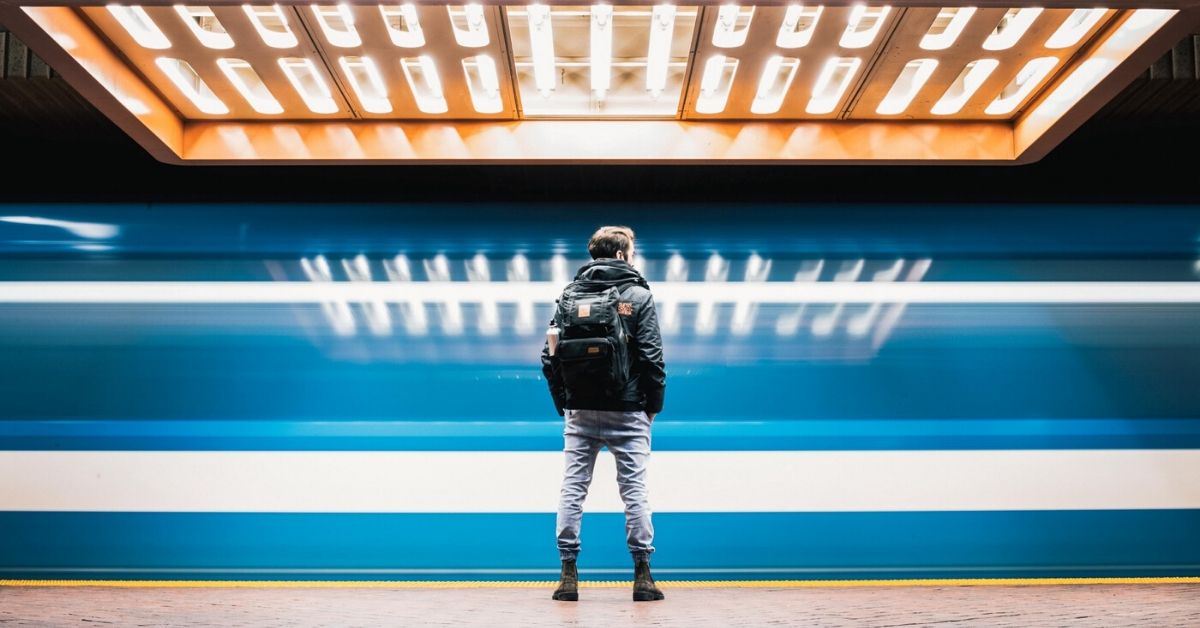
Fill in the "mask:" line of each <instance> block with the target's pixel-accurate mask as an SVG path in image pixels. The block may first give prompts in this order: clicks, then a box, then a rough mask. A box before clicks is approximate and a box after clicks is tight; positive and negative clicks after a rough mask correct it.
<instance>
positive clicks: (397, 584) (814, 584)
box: [0, 576, 1200, 589]
mask: <svg viewBox="0 0 1200 628" xmlns="http://www.w3.org/2000/svg"><path fill="white" fill-rule="evenodd" d="M658 583H659V584H661V585H664V586H667V587H675V588H684V589H716V588H747V589H798V588H821V587H832V588H845V587H965V586H1057V585H1080V584H1200V576H1180V577H1163V578H947V579H937V578H927V579H908V580H900V579H898V580H659V581H658ZM555 584H556V582H554V581H549V580H540V581H531V580H507V581H504V580H463V581H454V580H412V581H408V580H0V586H3V587H173V588H182V587H204V588H216V589H227V588H243V587H244V588H263V589H270V588H282V587H300V588H346V589H354V588H375V589H377V588H388V589H412V588H416V589H499V588H522V589H541V588H551V587H553V586H555ZM579 584H580V586H581V587H583V588H595V589H610V588H623V587H629V586H632V585H633V582H632V581H612V580H595V581H583V582H580V583H579Z"/></svg>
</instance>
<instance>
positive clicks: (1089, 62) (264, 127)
mask: <svg viewBox="0 0 1200 628" xmlns="http://www.w3.org/2000/svg"><path fill="white" fill-rule="evenodd" d="M25 2H28V3H29V4H23V3H25ZM55 2H59V3H60V4H58V5H55V4H54V3H55ZM1197 20H1200V0H1173V3H1172V7H1171V8H1164V9H1137V8H1128V7H1127V6H1125V5H1114V6H1086V7H1084V6H1075V7H1061V6H1053V7H1046V6H1040V5H1034V4H1032V3H1024V2H1014V3H1012V4H1010V5H1007V6H987V7H983V6H978V7H977V6H965V5H963V6H944V5H942V6H939V5H929V6H917V5H896V6H892V5H887V4H883V3H865V4H864V3H861V2H857V1H852V0H840V1H839V2H833V3H822V4H803V3H799V2H794V3H777V4H755V3H749V4H741V3H734V2H725V3H716V4H704V5H678V6H677V5H675V4H670V3H664V2H661V0H660V1H659V2H658V3H657V4H655V3H646V2H644V1H641V0H605V1H604V2H600V3H596V4H581V5H569V4H560V3H547V4H537V3H535V4H532V5H520V4H508V5H495V4H484V3H467V4H449V3H441V4H439V3H437V2H436V0H434V2H433V3H424V2H423V3H415V2H411V3H404V2H402V3H385V4H358V3H349V2H347V3H337V2H332V1H328V0H326V1H321V0H318V1H316V2H312V1H311V0H310V1H307V2H304V3H289V4H270V3H267V4H239V3H233V4H224V3H217V4H207V5H187V4H178V5H177V4H171V3H166V2H162V1H161V0H146V1H145V2H139V3H138V4H124V3H112V4H104V5H82V4H78V0H6V1H4V2H3V3H0V22H3V23H4V24H5V25H6V26H7V27H8V28H10V29H11V30H12V31H13V32H14V33H15V35H16V36H17V37H20V38H22V40H24V41H26V42H27V43H28V44H29V45H30V46H31V47H32V48H33V49H34V50H35V51H36V52H37V53H38V54H39V55H40V56H42V57H43V58H45V59H47V61H48V62H50V63H51V64H52V66H53V67H54V68H55V70H56V71H58V72H59V73H60V74H61V75H62V76H63V77H64V78H65V79H66V80H68V81H69V82H70V83H71V84H72V85H73V86H75V87H76V88H77V90H78V91H79V92H80V93H81V94H82V95H83V96H84V97H85V98H87V99H88V100H89V101H91V102H93V103H94V104H95V105H96V107H97V108H98V109H99V110H100V111H101V112H103V113H104V114H105V115H107V116H109V117H110V118H111V119H112V120H113V121H114V122H115V123H116V124H117V125H118V126H120V127H121V128H123V129H125V130H126V131H127V132H128V133H129V134H130V135H131V136H132V137H133V138H134V139H136V141H138V142H139V143H141V144H142V145H143V146H145V147H146V148H147V149H148V150H149V151H150V152H151V153H152V154H154V155H155V156H156V157H158V158H159V159H162V160H165V161H169V162H172V163H249V162H256V163H331V164H334V163H447V162H470V163H526V162H539V163H545V162H555V161H570V162H573V163H580V162H584V163H592V162H595V163H648V162H658V163H714V162H715V163H771V162H776V161H778V162H789V163H906V164H907V163H978V162H994V163H1012V162H1028V161H1033V160H1036V159H1038V158H1040V157H1041V156H1042V155H1044V154H1045V153H1046V152H1047V151H1049V150H1050V149H1051V148H1052V147H1053V146H1054V145H1056V144H1057V143H1058V142H1061V141H1062V139H1063V138H1065V137H1066V136H1067V135H1069V134H1070V133H1071V132H1072V131H1073V130H1074V129H1075V128H1077V127H1078V126H1079V125H1080V124H1081V123H1082V122H1083V121H1084V120H1086V119H1087V117H1088V116H1089V115H1090V114H1091V113H1092V112H1094V111H1096V110H1097V109H1099V108H1100V107H1101V106H1102V105H1103V104H1104V102H1105V101H1106V100H1107V99H1109V98H1111V97H1112V95H1113V94H1115V93H1116V92H1117V91H1118V90H1119V89H1120V88H1121V87H1122V86H1123V85H1124V84H1125V83H1127V82H1128V81H1130V80H1132V78H1133V77H1135V76H1136V75H1137V74H1139V73H1140V72H1141V71H1142V70H1144V68H1145V67H1146V66H1147V65H1148V64H1149V63H1150V62H1151V61H1152V60H1153V59H1154V58H1156V56H1157V55H1159V54H1161V53H1162V52H1163V51H1165V50H1167V49H1168V48H1169V47H1170V46H1171V45H1172V44H1174V43H1175V41H1177V40H1178V39H1179V38H1181V37H1182V36H1183V35H1185V34H1187V32H1189V29H1190V26H1191V25H1194V24H1195V23H1196V21H1197ZM350 122H353V124H348V123H350ZM332 134H336V136H337V137H338V138H339V139H338V141H337V142H330V141H328V138H329V137H332V136H333V135H332Z"/></svg>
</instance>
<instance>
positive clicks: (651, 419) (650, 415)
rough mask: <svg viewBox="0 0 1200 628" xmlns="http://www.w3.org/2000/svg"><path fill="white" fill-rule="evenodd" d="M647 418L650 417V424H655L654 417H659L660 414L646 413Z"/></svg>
mask: <svg viewBox="0 0 1200 628" xmlns="http://www.w3.org/2000/svg"><path fill="white" fill-rule="evenodd" d="M646 416H648V417H650V422H651V423H653V422H654V417H656V416H658V414H656V413H652V412H647V413H646Z"/></svg>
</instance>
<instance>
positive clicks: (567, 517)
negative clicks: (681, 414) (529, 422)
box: [557, 410, 654, 560]
mask: <svg viewBox="0 0 1200 628" xmlns="http://www.w3.org/2000/svg"><path fill="white" fill-rule="evenodd" d="M605 446H607V447H608V450H609V451H610V452H612V455H613V458H615V459H616V461H617V486H618V487H619V488H620V490H621V500H622V501H624V502H625V541H626V543H627V544H628V546H629V552H630V553H631V554H633V556H634V558H645V559H649V558H650V554H652V553H653V552H654V547H653V546H652V545H651V543H652V542H653V541H654V526H653V525H652V524H651V523H650V506H649V504H647V503H646V463H647V462H649V460H650V417H648V416H646V413H645V412H641V411H638V412H619V411H608V410H567V411H566V426H565V428H564V429H563V453H565V454H566V468H565V470H564V472H563V483H562V492H561V493H560V494H559V500H558V520H557V528H558V554H559V557H560V558H561V559H563V560H575V558H576V557H577V556H578V555H579V529H580V526H581V525H582V519H583V500H584V498H585V497H587V492H588V486H590V485H591V483H592V471H593V469H595V467H596V456H597V455H599V454H600V448H601V447H605Z"/></svg>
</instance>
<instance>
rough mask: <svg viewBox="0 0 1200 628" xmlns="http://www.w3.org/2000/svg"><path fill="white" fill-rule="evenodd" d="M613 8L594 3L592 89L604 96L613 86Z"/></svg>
mask: <svg viewBox="0 0 1200 628" xmlns="http://www.w3.org/2000/svg"><path fill="white" fill-rule="evenodd" d="M612 20H613V8H612V5H608V4H593V5H592V20H591V28H590V29H589V38H588V41H589V42H590V43H591V72H592V77H591V78H592V91H593V92H595V93H596V97H597V98H604V94H606V93H607V92H608V89H609V87H611V86H612V42H613V23H612Z"/></svg>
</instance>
